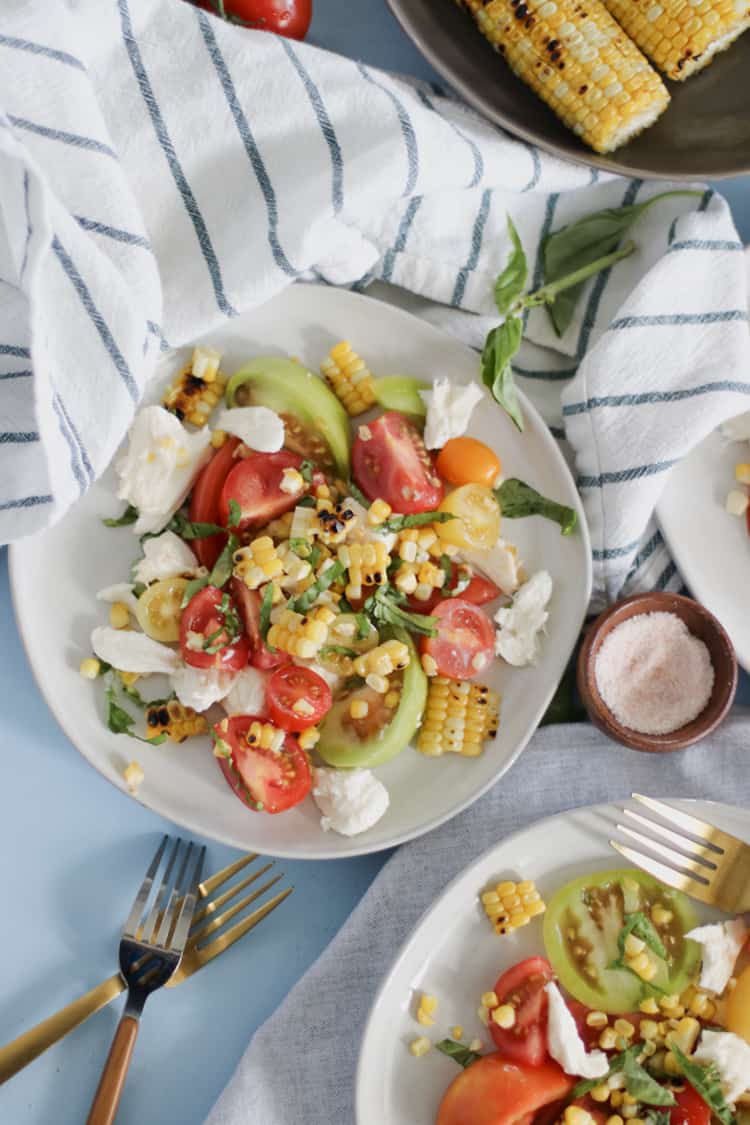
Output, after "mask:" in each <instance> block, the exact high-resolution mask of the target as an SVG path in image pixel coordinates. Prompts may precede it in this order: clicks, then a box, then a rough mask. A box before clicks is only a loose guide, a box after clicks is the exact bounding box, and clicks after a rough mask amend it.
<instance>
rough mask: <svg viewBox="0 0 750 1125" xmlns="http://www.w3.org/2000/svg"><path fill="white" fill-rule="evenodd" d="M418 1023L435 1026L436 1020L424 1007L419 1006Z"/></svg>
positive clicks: (424, 1025) (423, 1025)
mask: <svg viewBox="0 0 750 1125" xmlns="http://www.w3.org/2000/svg"><path fill="white" fill-rule="evenodd" d="M417 1023H421V1025H422V1027H434V1026H435V1021H434V1019H433V1018H432V1016H431V1015H429V1014H428V1013H427V1012H426V1011H425V1010H424V1008H419V1009H418V1011H417Z"/></svg>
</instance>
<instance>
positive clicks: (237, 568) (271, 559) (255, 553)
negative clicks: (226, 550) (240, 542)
mask: <svg viewBox="0 0 750 1125" xmlns="http://www.w3.org/2000/svg"><path fill="white" fill-rule="evenodd" d="M232 562H233V563H234V567H233V573H234V574H235V576H236V577H237V578H241V579H242V581H243V582H244V583H245V585H246V586H247V588H248V590H257V589H258V587H259V586H262V585H263V584H264V583H265V582H268V580H269V579H270V578H278V577H279V576H280V575H282V574H283V573H284V564H283V563H282V561H281V559H280V558H279V555H278V552H277V550H276V547H275V546H274V543H273V539H272V538H271V536H270V535H261V536H260V537H259V538H258V539H253V541H252V543H248V545H247V547H240V549H239V550H238V551H235V552H234V555H233V556H232Z"/></svg>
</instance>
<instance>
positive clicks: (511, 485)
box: [495, 477, 578, 535]
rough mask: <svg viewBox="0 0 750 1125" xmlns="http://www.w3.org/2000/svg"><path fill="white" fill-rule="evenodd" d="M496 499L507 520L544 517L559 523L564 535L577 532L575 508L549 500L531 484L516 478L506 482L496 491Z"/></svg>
mask: <svg viewBox="0 0 750 1125" xmlns="http://www.w3.org/2000/svg"><path fill="white" fill-rule="evenodd" d="M495 497H496V499H497V502H498V504H499V505H500V510H501V511H502V514H503V516H504V517H505V518H506V519H509V520H517V519H522V518H523V517H524V516H544V518H545V519H548V520H553V521H554V522H555V523H559V525H560V530H561V532H562V534H563V535H572V534H573V531H574V530H575V526H576V522H577V520H578V517H577V515H576V512H575V508H568V507H567V506H566V505H565V504H558V503H557V501H556V500H549V499H547V497H546V496H542V494H541V493H540V492H537V490H536V489H535V488H532V487H531V485H530V484H526V482H525V481H522V480H518V479H517V478H516V477H510V478H509V479H508V480H504V481H503V483H502V484H501V485H500V487H499V488H496V489H495Z"/></svg>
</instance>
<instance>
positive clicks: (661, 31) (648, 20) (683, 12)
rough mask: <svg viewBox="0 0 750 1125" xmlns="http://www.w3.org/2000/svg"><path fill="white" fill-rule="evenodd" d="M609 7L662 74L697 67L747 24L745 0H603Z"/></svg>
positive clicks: (676, 76) (684, 73) (679, 74)
mask: <svg viewBox="0 0 750 1125" xmlns="http://www.w3.org/2000/svg"><path fill="white" fill-rule="evenodd" d="M604 3H605V5H606V7H607V9H608V10H609V12H610V13H611V14H612V15H613V16H614V17H615V19H616V20H617V22H618V23H619V24H620V26H621V27H622V28H623V29H624V31H626V32H627V34H628V35H629V36H630V38H631V39H632V40H633V42H634V43H635V44H636V46H637V47H640V49H641V50H642V51H643V53H644V54H645V55H648V57H649V58H650V59H651V61H652V62H653V63H654V64H655V65H656V66H658V68H659V70H661V71H663V73H664V74H666V76H667V78H671V79H673V80H674V81H675V82H680V81H682V80H683V79H685V78H688V77H689V75H691V74H695V72H696V71H698V70H702V69H703V68H704V67H705V66H708V64H709V63H710V62H711V60H712V59H713V57H714V55H716V54H718V52H719V51H725V50H726V48H727V47H728V46H729V45H730V44H731V43H733V42H734V41H735V39H736V38H737V36H738V35H741V34H742V32H743V31H744V30H745V29H746V28H747V27H750V4H748V3H747V0H687V3H685V0H604Z"/></svg>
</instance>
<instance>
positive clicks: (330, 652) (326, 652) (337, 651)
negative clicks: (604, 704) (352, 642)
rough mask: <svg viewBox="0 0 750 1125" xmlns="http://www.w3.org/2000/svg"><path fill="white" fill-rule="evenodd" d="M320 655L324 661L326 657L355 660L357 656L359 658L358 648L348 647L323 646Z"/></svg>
mask: <svg viewBox="0 0 750 1125" xmlns="http://www.w3.org/2000/svg"><path fill="white" fill-rule="evenodd" d="M318 655H319V656H322V657H323V659H325V657H326V656H350V657H351V658H352V659H354V657H355V656H359V653H358V652H357V650H356V648H347V647H346V645H323V647H322V648H321V649H320V650H319V653H318Z"/></svg>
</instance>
